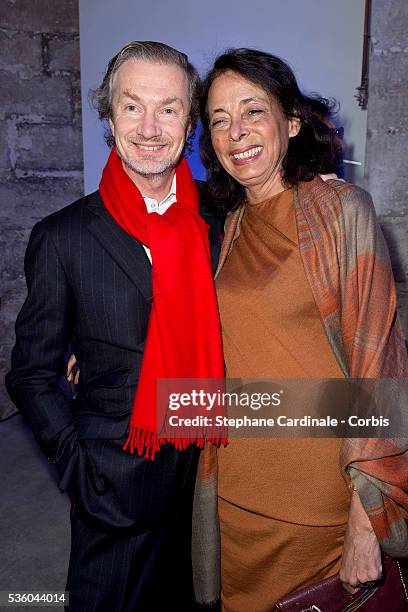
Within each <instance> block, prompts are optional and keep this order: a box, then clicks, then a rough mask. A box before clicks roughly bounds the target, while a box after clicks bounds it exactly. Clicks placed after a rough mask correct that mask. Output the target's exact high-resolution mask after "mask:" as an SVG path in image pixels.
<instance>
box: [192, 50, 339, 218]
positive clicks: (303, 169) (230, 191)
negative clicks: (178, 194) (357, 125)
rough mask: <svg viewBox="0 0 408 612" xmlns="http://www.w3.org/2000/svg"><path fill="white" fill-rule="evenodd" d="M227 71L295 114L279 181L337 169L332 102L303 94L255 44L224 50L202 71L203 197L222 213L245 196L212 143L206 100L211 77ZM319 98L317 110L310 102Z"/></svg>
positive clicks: (306, 178)
mask: <svg viewBox="0 0 408 612" xmlns="http://www.w3.org/2000/svg"><path fill="white" fill-rule="evenodd" d="M226 71H232V72H235V73H237V74H239V75H240V76H242V77H244V78H245V79H247V80H248V81H251V83H254V84H255V85H258V86H259V87H261V88H262V89H263V90H264V91H265V92H267V93H268V95H269V96H270V98H272V99H273V100H275V101H277V102H278V103H279V105H280V107H281V109H282V112H283V113H284V115H285V116H286V117H287V118H288V119H290V118H294V117H296V118H299V119H300V123H301V127H300V131H299V133H298V135H297V136H294V137H293V138H290V139H289V146H288V150H287V153H286V155H285V157H284V159H283V162H282V181H283V183H284V185H285V186H287V187H291V186H293V185H296V183H298V182H299V181H311V180H312V179H313V178H314V177H315V176H316V175H317V174H329V173H332V172H336V170H337V169H338V167H339V163H340V161H341V155H342V149H341V143H340V141H339V139H338V138H337V137H336V135H335V132H334V130H333V127H330V125H329V124H328V122H326V121H325V119H327V118H328V117H330V116H331V112H332V108H333V106H332V105H333V103H334V102H333V101H329V100H325V99H324V98H316V97H314V98H311V97H307V96H305V95H304V94H302V92H301V91H300V89H299V87H298V84H297V82H296V78H295V76H294V74H293V72H292V70H291V68H290V67H289V66H288V64H286V62H284V61H283V60H281V59H280V58H279V57H276V56H274V55H271V54H270V53H266V52H264V51H258V50H256V49H246V48H241V49H228V50H227V51H226V52H225V53H223V54H222V55H220V56H219V57H218V58H217V59H216V60H215V63H214V66H213V68H212V69H211V70H210V71H209V72H208V74H207V75H206V77H205V79H204V81H203V83H202V87H201V96H200V115H201V122H202V128H203V129H202V134H201V139H200V151H201V158H202V161H203V164H204V166H205V168H206V169H207V180H208V186H207V189H208V196H209V198H210V201H212V202H213V203H214V206H215V207H216V208H217V209H218V210H219V211H220V212H221V211H222V212H223V213H225V212H228V211H230V210H234V209H235V208H237V206H238V205H239V204H240V203H241V202H242V200H243V198H244V189H243V187H242V186H241V185H240V184H239V183H238V182H237V181H236V180H235V179H234V178H232V176H230V175H229V174H228V173H227V172H226V171H225V170H224V168H223V167H222V166H221V164H220V163H219V161H218V159H217V157H216V155H215V153H214V149H213V146H212V143H211V132H210V124H209V116H208V110H207V101H208V94H209V90H210V87H211V85H212V83H213V82H214V80H215V79H216V78H217V77H219V76H220V75H221V74H223V73H224V72H226ZM317 99H318V100H319V103H320V110H322V108H326V113H324V112H320V113H317V112H316V110H315V106H314V103H315V101H316V100H317Z"/></svg>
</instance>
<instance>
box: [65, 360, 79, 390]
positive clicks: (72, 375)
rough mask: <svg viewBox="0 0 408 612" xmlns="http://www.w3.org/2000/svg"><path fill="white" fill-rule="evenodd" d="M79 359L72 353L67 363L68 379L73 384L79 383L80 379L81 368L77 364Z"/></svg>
mask: <svg viewBox="0 0 408 612" xmlns="http://www.w3.org/2000/svg"><path fill="white" fill-rule="evenodd" d="M76 363H77V360H76V357H75V355H71V357H70V358H69V359H68V363H67V379H68V382H70V383H72V384H73V385H77V384H78V381H79V368H78V367H77V365H76Z"/></svg>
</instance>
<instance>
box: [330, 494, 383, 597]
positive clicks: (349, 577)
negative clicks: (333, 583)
mask: <svg viewBox="0 0 408 612" xmlns="http://www.w3.org/2000/svg"><path fill="white" fill-rule="evenodd" d="M339 576H340V580H341V582H342V583H343V587H344V588H345V589H346V591H348V592H349V593H352V594H353V593H356V592H357V590H358V587H359V586H361V585H362V584H364V583H365V582H370V581H372V580H379V579H380V578H381V576H382V563H381V550H380V545H379V544H378V540H377V538H376V535H375V533H374V530H373V528H372V527H371V523H370V520H369V518H368V516H367V514H366V512H365V510H364V508H363V506H362V504H361V501H360V498H359V496H358V493H357V492H356V491H354V492H353V494H352V497H351V503H350V514H349V520H348V525H347V531H346V535H345V538H344V545H343V555H342V558H341V567H340V574H339Z"/></svg>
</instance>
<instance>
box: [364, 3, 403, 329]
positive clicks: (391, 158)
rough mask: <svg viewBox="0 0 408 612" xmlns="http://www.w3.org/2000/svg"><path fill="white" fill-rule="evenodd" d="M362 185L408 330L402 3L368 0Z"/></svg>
mask: <svg viewBox="0 0 408 612" xmlns="http://www.w3.org/2000/svg"><path fill="white" fill-rule="evenodd" d="M371 37H372V38H371V45H370V57H369V62H370V66H369V98H368V117H367V148H366V166H365V172H366V185H367V189H368V191H370V193H371V194H372V196H373V199H374V203H375V207H376V209H377V213H378V215H379V219H380V222H381V226H382V228H383V231H384V234H385V237H386V240H387V243H388V247H389V249H390V254H391V261H392V265H393V270H394V276H395V279H396V282H397V289H398V295H399V309H400V314H401V316H402V322H403V327H404V332H405V336H406V337H407V336H408V161H407V160H408V147H407V136H408V104H407V99H408V3H407V0H390V2H384V1H383V0H372V13H371Z"/></svg>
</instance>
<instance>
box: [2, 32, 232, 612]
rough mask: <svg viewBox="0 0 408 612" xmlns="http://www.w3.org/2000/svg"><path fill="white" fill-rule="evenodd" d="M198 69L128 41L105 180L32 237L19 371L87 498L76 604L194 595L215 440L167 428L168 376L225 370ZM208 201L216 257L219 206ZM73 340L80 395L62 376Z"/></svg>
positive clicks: (19, 400)
mask: <svg viewBox="0 0 408 612" xmlns="http://www.w3.org/2000/svg"><path fill="white" fill-rule="evenodd" d="M197 84H198V76H197V73H196V71H195V69H194V68H193V67H192V66H191V64H190V63H189V62H188V60H187V57H186V56H185V55H184V54H182V53H179V52H178V51H176V50H175V49H173V48H171V47H168V46H167V45H164V44H161V43H153V42H134V43H131V44H129V45H126V46H125V47H124V48H123V49H122V50H121V51H120V52H119V53H118V54H117V55H116V56H115V57H114V58H113V59H112V60H111V62H110V63H109V65H108V69H107V72H106V74H105V77H104V79H103V82H102V85H101V87H100V88H99V89H98V90H96V92H95V98H96V101H97V107H98V110H99V115H100V117H101V118H102V119H106V120H108V122H109V126H110V129H111V137H112V141H114V143H115V146H114V148H113V149H112V152H111V154H110V156H109V159H108V162H107V164H106V167H105V169H104V171H103V175H102V180H101V183H100V188H99V191H98V192H95V193H93V194H91V195H89V196H86V197H84V198H82V199H81V200H79V201H78V202H75V203H74V204H72V205H70V206H68V207H67V208H65V209H63V210H61V211H59V212H57V213H55V214H53V215H51V216H49V217H47V218H46V219H44V220H43V221H42V222H40V223H39V224H37V225H36V226H35V228H34V229H33V232H32V234H31V238H30V242H29V245H28V248H27V253H26V260H25V268H26V276H27V285H28V297H27V300H26V302H25V304H24V306H23V308H22V310H21V312H20V315H19V317H18V319H17V323H16V345H15V348H14V351H13V356H12V369H11V371H10V372H9V374H8V376H7V386H8V390H9V393H10V395H11V397H12V399H13V401H14V402H15V403H16V405H17V406H18V408H19V409H20V411H21V412H22V414H23V416H24V419H25V421H26V423H27V424H28V426H29V427H30V428H31V430H32V431H33V433H34V435H35V437H36V439H37V441H38V443H39V444H40V446H41V447H42V449H43V450H44V452H45V453H46V455H47V457H48V458H49V460H50V461H52V462H54V463H55V464H56V466H57V468H58V471H59V474H60V481H59V486H60V488H61V490H68V492H69V493H70V496H71V498H72V500H73V505H72V513H71V532H72V545H71V557H70V564H69V571H68V582H67V590H68V591H69V592H70V610H74V611H79V610H80V611H83V612H92V611H105V610H106V611H109V612H114V611H116V610H117V611H118V612H119V611H120V612H130V611H132V612H133V611H138V612H144V611H151V610H192V609H193V608H194V604H193V593H192V580H191V559H190V537H191V510H192V496H193V490H194V481H195V473H196V467H197V461H198V453H199V449H198V448H197V447H198V446H199V445H200V444H201V442H202V440H201V439H196V440H195V442H196V444H190V443H189V442H190V440H188V441H186V440H184V439H178V440H174V439H173V438H172V439H169V440H166V438H165V437H164V438H163V436H162V437H160V435H159V434H162V433H163V431H165V423H164V422H163V416H162V417H160V416H158V414H157V412H156V402H155V398H156V380H157V378H161V377H162V378H166V377H196V376H202V377H211V376H214V377H220V376H222V368H223V365H222V354H221V338H220V331H219V323H218V313H217V306H216V298H215V292H214V287H213V282H212V272H211V263H210V251H209V245H208V235H207V234H208V227H207V225H206V223H205V222H204V221H203V218H202V217H200V215H199V214H198V192H197V188H196V185H195V182H194V180H193V179H192V177H191V173H190V171H189V169H188V166H187V163H186V161H185V160H184V158H183V155H182V154H183V149H184V146H185V143H186V138H187V136H188V135H189V134H190V133H191V131H192V130H193V128H194V123H195V108H196V100H195V95H196V88H197ZM112 144H113V142H112ZM201 214H202V215H203V216H204V218H205V219H206V220H207V222H208V223H211V222H212V221H214V223H213V226H212V228H211V232H210V234H211V236H212V241H211V242H212V259H213V265H214V264H215V261H216V257H217V252H218V247H219V235H220V227H219V222H217V221H216V220H212V219H211V217H210V215H209V214H207V213H205V212H204V211H203V210H201ZM149 260H150V261H149ZM151 262H152V265H151ZM70 344H71V345H72V348H73V350H74V352H75V355H76V357H77V359H78V365H79V367H80V370H81V376H80V381H79V389H78V395H77V398H76V400H75V402H72V401H71V400H70V399H67V397H66V396H65V395H64V394H63V392H62V391H61V388H60V386H59V384H58V380H59V378H60V376H61V375H63V374H64V371H65V356H66V354H67V350H68V346H69V345H70ZM135 391H136V394H135ZM130 413H132V416H131V420H130V428H128V425H129V416H130ZM187 442H188V443H187ZM124 446H125V448H126V449H127V451H126V452H124ZM129 451H130V452H129Z"/></svg>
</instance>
